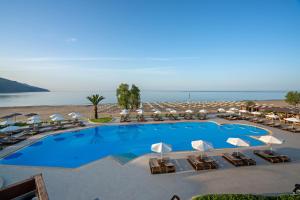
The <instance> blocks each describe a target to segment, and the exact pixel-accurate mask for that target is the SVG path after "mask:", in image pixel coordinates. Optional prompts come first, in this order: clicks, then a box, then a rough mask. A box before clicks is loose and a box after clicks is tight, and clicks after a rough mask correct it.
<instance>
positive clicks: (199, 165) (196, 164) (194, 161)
mask: <svg viewBox="0 0 300 200" xmlns="http://www.w3.org/2000/svg"><path fill="white" fill-rule="evenodd" d="M187 161H188V162H189V163H190V164H191V166H192V167H193V168H194V169H195V170H197V171H198V170H207V169H211V167H210V165H209V164H206V163H203V162H200V160H199V159H198V158H197V157H196V156H194V155H190V156H188V157H187Z"/></svg>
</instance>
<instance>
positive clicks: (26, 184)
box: [0, 174, 49, 200]
mask: <svg viewBox="0 0 300 200" xmlns="http://www.w3.org/2000/svg"><path fill="white" fill-rule="evenodd" d="M33 198H36V199H37V200H49V198H48V193H47V190H46V187H45V183H44V180H43V177H42V174H38V175H35V176H33V177H32V178H29V179H26V180H24V181H20V182H17V183H15V184H12V185H9V186H7V187H5V188H3V189H1V190H0V199H1V200H8V199H33Z"/></svg>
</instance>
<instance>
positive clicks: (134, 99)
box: [130, 84, 141, 109]
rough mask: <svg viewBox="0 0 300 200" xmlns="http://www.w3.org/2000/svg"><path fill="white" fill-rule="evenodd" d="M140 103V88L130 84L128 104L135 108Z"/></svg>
mask: <svg viewBox="0 0 300 200" xmlns="http://www.w3.org/2000/svg"><path fill="white" fill-rule="evenodd" d="M140 104H141V95H140V89H139V88H138V87H137V86H136V85H134V84H133V85H132V86H131V89H130V105H131V108H132V109H137V108H139V107H140Z"/></svg>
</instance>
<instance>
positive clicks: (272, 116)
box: [266, 114, 279, 119]
mask: <svg viewBox="0 0 300 200" xmlns="http://www.w3.org/2000/svg"><path fill="white" fill-rule="evenodd" d="M266 117H267V118H271V119H278V118H279V116H278V115H274V114H270V115H266Z"/></svg>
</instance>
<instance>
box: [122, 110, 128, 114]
mask: <svg viewBox="0 0 300 200" xmlns="http://www.w3.org/2000/svg"><path fill="white" fill-rule="evenodd" d="M120 115H128V110H127V109H124V110H122V111H121V112H120Z"/></svg>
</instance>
